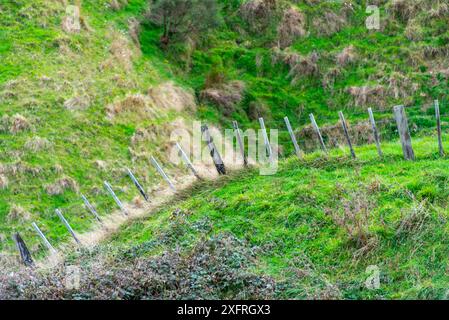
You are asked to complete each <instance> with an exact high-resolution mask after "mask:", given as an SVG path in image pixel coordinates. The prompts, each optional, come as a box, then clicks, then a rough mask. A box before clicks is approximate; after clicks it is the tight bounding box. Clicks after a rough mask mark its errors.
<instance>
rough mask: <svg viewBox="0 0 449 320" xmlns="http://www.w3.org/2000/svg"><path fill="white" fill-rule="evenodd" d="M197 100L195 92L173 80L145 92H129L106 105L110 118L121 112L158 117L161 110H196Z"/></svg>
mask: <svg viewBox="0 0 449 320" xmlns="http://www.w3.org/2000/svg"><path fill="white" fill-rule="evenodd" d="M195 109H196V101H195V97H194V95H193V93H192V92H191V91H189V90H185V89H183V88H181V87H179V86H176V85H175V84H174V83H173V82H171V81H169V82H165V83H162V84H160V85H158V86H154V87H151V88H150V89H148V92H147V94H146V95H144V94H140V93H139V94H129V95H127V96H126V97H125V98H124V99H123V100H119V101H117V102H114V103H112V104H110V105H108V106H107V107H106V114H107V116H108V118H109V119H112V118H114V117H115V116H116V115H118V114H121V113H135V114H137V115H139V116H141V117H146V118H151V117H154V118H156V117H158V116H159V115H160V112H159V111H160V110H165V111H168V110H175V111H178V112H181V111H183V110H195Z"/></svg>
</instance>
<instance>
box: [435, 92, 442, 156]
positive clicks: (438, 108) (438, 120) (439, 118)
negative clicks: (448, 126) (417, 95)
mask: <svg viewBox="0 0 449 320" xmlns="http://www.w3.org/2000/svg"><path fill="white" fill-rule="evenodd" d="M435 117H436V119H437V132H438V147H439V150H440V156H442V157H443V156H444V148H443V138H442V137H441V117H440V103H439V101H438V100H435Z"/></svg>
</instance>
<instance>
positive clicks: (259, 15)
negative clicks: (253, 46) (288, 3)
mask: <svg viewBox="0 0 449 320" xmlns="http://www.w3.org/2000/svg"><path fill="white" fill-rule="evenodd" d="M277 7H278V3H277V1H276V0H248V1H246V2H244V3H243V4H242V6H241V7H240V14H241V16H242V17H243V19H245V20H246V21H247V22H248V26H249V27H250V29H251V30H252V31H255V32H261V31H263V30H265V28H267V27H268V25H269V24H270V21H271V19H272V18H273V16H274V14H275V12H276V10H277Z"/></svg>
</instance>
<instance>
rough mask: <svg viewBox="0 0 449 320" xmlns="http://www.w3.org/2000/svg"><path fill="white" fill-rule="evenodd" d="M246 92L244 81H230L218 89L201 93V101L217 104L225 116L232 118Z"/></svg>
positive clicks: (210, 89) (209, 89)
mask: <svg viewBox="0 0 449 320" xmlns="http://www.w3.org/2000/svg"><path fill="white" fill-rule="evenodd" d="M244 91H245V83H244V82H243V81H230V82H228V83H225V84H223V85H219V86H218V87H215V88H208V89H205V90H203V91H201V99H202V100H203V101H209V102H212V103H214V104H216V105H217V106H218V107H220V109H221V111H222V112H223V114H224V115H226V116H230V115H231V114H232V113H233V112H234V111H235V107H236V106H237V105H238V104H239V103H240V102H241V101H242V99H243V95H244Z"/></svg>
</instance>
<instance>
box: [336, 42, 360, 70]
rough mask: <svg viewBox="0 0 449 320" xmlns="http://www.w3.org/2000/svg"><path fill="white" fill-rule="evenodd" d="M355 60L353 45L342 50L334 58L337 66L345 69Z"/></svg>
mask: <svg viewBox="0 0 449 320" xmlns="http://www.w3.org/2000/svg"><path fill="white" fill-rule="evenodd" d="M356 59H357V52H356V49H355V47H354V46H353V45H350V46H348V47H346V48H344V49H343V51H341V52H340V53H338V54H337V56H336V61H337V64H338V65H339V66H341V67H345V66H347V65H348V64H351V63H354V62H355V60H356Z"/></svg>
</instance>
